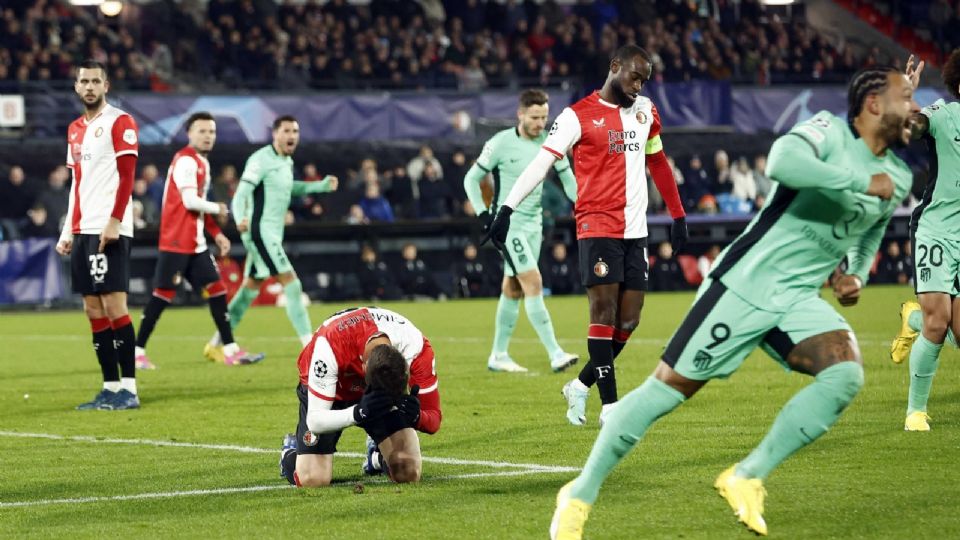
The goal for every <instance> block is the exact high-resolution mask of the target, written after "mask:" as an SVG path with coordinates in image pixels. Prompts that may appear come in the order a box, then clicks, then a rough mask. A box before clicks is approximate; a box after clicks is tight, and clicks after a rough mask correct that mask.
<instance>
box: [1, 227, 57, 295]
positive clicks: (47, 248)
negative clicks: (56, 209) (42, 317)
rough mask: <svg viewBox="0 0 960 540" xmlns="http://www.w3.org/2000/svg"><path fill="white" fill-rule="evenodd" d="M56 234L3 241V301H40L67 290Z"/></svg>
mask: <svg viewBox="0 0 960 540" xmlns="http://www.w3.org/2000/svg"><path fill="white" fill-rule="evenodd" d="M56 245H57V240H56V239H54V238H28V239H26V240H10V241H7V242H0V304H39V303H43V302H47V301H50V300H53V299H55V298H60V297H62V296H63V294H64V290H63V278H62V275H61V271H60V256H59V255H57V251H56Z"/></svg>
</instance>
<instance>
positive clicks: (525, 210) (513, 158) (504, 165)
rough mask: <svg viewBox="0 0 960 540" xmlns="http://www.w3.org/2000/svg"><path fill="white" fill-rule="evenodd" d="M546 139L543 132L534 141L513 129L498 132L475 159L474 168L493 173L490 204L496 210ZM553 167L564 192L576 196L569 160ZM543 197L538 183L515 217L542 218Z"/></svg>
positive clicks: (515, 211) (541, 187) (521, 204)
mask: <svg viewBox="0 0 960 540" xmlns="http://www.w3.org/2000/svg"><path fill="white" fill-rule="evenodd" d="M546 139H547V131H546V130H544V131H543V133H541V134H540V136H539V137H537V138H536V139H527V138H524V137H521V136H520V132H519V130H518V129H517V128H516V127H513V128H510V129H505V130H503V131H500V132H499V133H497V134H496V135H494V136H493V137H491V138H490V140H488V141H487V143H486V144H484V145H483V151H481V152H480V157H478V158H477V165H478V166H479V167H480V168H481V169H483V171H484V172H485V173H493V176H494V199H493V204H494V206H495V207H496V208H500V206H501V205H502V204H503V201H504V200H506V198H507V195H509V194H510V190H511V189H513V185H514V184H516V183H517V178H519V177H520V173H522V172H523V170H524V169H525V168H526V167H527V165H529V164H530V162H531V161H533V158H534V157H536V155H537V153H538V152H539V151H540V148H541V147H542V146H543V141H545V140H546ZM553 168H554V170H555V171H557V174H558V175H559V176H560V179H561V182H563V184H564V191H565V192H567V193H568V194H570V193H571V192H572V193H573V194H574V196H575V194H576V189H577V188H576V179H575V178H574V177H573V174H571V172H572V171H571V170H570V161H569V160H568V159H567V158H566V157H564V158H563V159H561V160H558V161H557V162H556V163H555V164H554V166H553ZM571 188H572V189H571ZM542 197H543V183H540V184H539V185H537V187H536V188H534V190H533V191H531V192H530V195H529V196H528V197H527V198H526V199H524V200H523V202H522V203H520V204H519V205H518V206H517V208H514V213H513V215H514V218H515V219H516V218H528V219H534V220H540V219H541V218H542V217H543V207H542V205H541V204H540V202H541V199H542Z"/></svg>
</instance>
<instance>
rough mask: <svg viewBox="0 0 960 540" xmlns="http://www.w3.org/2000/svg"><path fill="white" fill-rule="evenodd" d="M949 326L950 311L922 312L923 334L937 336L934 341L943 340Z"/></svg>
mask: <svg viewBox="0 0 960 540" xmlns="http://www.w3.org/2000/svg"><path fill="white" fill-rule="evenodd" d="M949 326H950V312H949V311H946V312H941V311H932V312H930V313H924V314H923V334H924V335H925V336H928V337H934V338H937V339H936V342H937V343H939V342H941V341H943V338H944V336H946V335H947V328H949Z"/></svg>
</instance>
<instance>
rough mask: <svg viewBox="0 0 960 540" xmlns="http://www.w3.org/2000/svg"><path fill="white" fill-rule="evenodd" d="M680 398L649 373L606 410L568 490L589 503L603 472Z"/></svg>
mask: <svg viewBox="0 0 960 540" xmlns="http://www.w3.org/2000/svg"><path fill="white" fill-rule="evenodd" d="M683 401H684V397H683V394H681V393H680V392H678V391H677V390H675V389H674V388H672V387H670V386H669V385H667V384H666V383H664V382H662V381H660V380H658V379H655V378H654V377H653V376H650V377H647V380H646V381H644V383H643V384H641V385H640V386H639V387H637V388H636V389H634V390H633V391H632V392H630V393H629V394H627V395H626V396H624V397H623V399H621V400H620V402H619V403H617V405H616V406H615V407H614V408H613V410H612V411H610V414H609V415H608V416H607V418H606V420H605V422H604V424H603V429H601V430H600V435H599V436H598V437H597V442H595V443H594V444H593V450H591V451H590V457H589V458H587V464H586V465H585V466H584V467H583V471H582V472H581V473H580V476H578V477H577V479H576V480H574V482H573V487H572V489H571V492H570V494H571V495H572V496H573V497H575V498H577V499H580V500H582V501H584V502H586V503H588V504H593V503H594V501H596V500H597V495H599V494H600V486H601V485H602V484H603V481H604V480H606V478H607V475H609V474H610V471H612V470H613V468H614V467H615V466H616V465H617V463H620V461H621V460H622V459H623V458H624V457H625V456H626V455H627V453H629V452H630V450H632V449H633V447H634V446H636V445H637V443H638V442H640V439H641V438H642V437H643V434H644V433H646V431H647V428H649V427H650V426H651V425H653V423H654V422H656V421H657V419H658V418H660V417H661V416H663V415H665V414H667V413H668V412H670V411H672V410H674V409H676V408H677V407H678V406H679V405H680V404H681V403H683Z"/></svg>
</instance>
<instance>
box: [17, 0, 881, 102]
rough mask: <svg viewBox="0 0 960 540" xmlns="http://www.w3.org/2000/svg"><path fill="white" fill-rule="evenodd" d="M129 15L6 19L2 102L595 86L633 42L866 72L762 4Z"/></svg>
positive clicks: (672, 71) (818, 76)
mask: <svg viewBox="0 0 960 540" xmlns="http://www.w3.org/2000/svg"><path fill="white" fill-rule="evenodd" d="M126 10H127V11H129V13H126V14H125V15H124V16H123V17H120V18H116V19H107V20H104V19H103V18H97V17H94V16H93V15H92V14H91V12H90V11H88V10H86V9H84V8H81V7H76V6H72V5H70V4H69V3H68V2H66V1H64V0H32V1H26V2H19V3H14V4H13V5H12V6H10V7H5V8H4V9H3V11H2V21H0V28H2V31H0V86H2V87H7V88H10V87H15V86H16V85H17V84H18V83H20V82H26V81H37V80H39V81H49V80H66V79H69V78H70V73H69V69H70V66H71V65H72V64H73V63H74V62H76V61H77V60H79V59H83V58H93V59H95V60H97V61H100V62H103V63H104V64H106V65H107V66H108V68H109V70H110V72H111V74H112V77H111V78H112V80H113V81H114V84H115V88H116V89H129V90H147V89H150V90H154V91H166V90H189V89H198V88H203V89H210V88H217V87H225V88H231V89H235V88H252V89H259V88H268V89H278V88H279V89H283V90H297V89H308V88H318V89H350V90H353V89H358V88H360V89H363V88H413V89H426V88H459V89H461V90H470V91H473V90H482V89H484V88H517V87H519V86H524V85H531V84H537V85H541V86H551V85H564V84H568V85H569V84H579V83H580V82H582V83H584V84H587V85H590V84H596V83H597V81H602V80H603V78H604V76H605V74H606V63H607V62H606V60H607V58H608V57H609V55H610V53H611V52H612V51H613V50H614V49H615V48H616V47H617V46H618V44H622V43H626V42H636V43H638V44H640V45H642V46H644V47H645V48H646V49H647V50H648V51H650V52H651V53H653V55H654V64H655V78H656V79H657V80H661V81H686V80H691V79H706V80H724V81H726V80H729V81H733V82H741V83H752V84H759V85H768V84H776V83H815V82H833V83H836V82H842V81H844V80H845V79H846V78H847V77H848V76H849V75H850V74H851V73H852V72H853V71H854V70H855V68H856V67H859V66H860V65H861V64H862V62H863V61H864V59H863V58H855V56H854V53H853V51H852V49H850V48H846V49H845V50H843V51H840V50H837V49H836V48H834V47H833V46H831V45H830V44H829V43H828V42H827V41H826V39H825V38H824V37H823V36H821V35H819V34H817V33H816V32H815V31H814V30H811V29H810V28H808V27H807V26H806V25H804V23H803V21H802V17H794V20H792V21H791V22H789V23H787V22H784V21H782V20H781V19H780V18H778V17H777V16H768V15H767V14H766V12H765V10H764V8H763V6H762V5H761V2H760V1H759V0H742V1H740V2H732V1H717V2H709V3H702V2H679V1H676V0H642V1H636V0H597V1H595V2H582V3H578V4H575V5H573V6H569V5H563V6H561V5H558V4H557V3H556V2H555V1H553V0H546V1H545V2H543V3H542V4H541V3H534V2H522V1H520V0H507V1H506V2H489V1H484V0H463V1H461V0H443V1H441V0H418V1H416V2H413V1H410V2H397V1H392V0H373V1H372V2H370V3H369V4H368V5H366V6H361V5H353V4H351V3H349V2H347V1H346V0H330V1H329V2H326V3H322V4H321V3H319V2H302V3H301V2H297V3H293V2H283V3H278V2H274V1H273V0H236V1H234V0H210V1H209V2H207V3H206V6H205V8H203V7H202V3H189V2H179V3H175V2H153V3H148V4H144V5H128V7H127V8H126ZM144 20H150V21H151V22H152V24H150V25H146V24H142V21H144ZM870 54H872V55H873V56H874V57H876V56H877V53H876V52H872V53H870ZM874 60H879V58H874ZM866 61H870V58H867V59H866ZM174 66H176V68H174Z"/></svg>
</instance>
